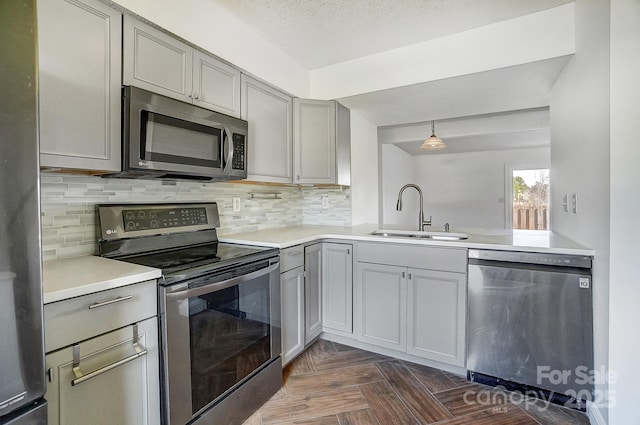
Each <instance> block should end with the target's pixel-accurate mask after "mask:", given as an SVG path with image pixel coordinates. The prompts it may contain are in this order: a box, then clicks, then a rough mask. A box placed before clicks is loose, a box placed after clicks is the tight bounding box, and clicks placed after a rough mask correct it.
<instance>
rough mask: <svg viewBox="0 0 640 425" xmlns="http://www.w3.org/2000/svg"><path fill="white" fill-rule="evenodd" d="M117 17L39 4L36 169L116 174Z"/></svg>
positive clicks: (88, 0)
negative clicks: (38, 148)
mask: <svg viewBox="0 0 640 425" xmlns="http://www.w3.org/2000/svg"><path fill="white" fill-rule="evenodd" d="M121 34H122V16H121V13H120V12H118V11H116V10H114V9H111V8H110V7H108V6H106V5H105V4H104V3H101V2H99V1H97V0H82V1H78V0H44V1H39V2H38V50H39V77H38V84H39V103H40V165H42V166H44V167H60V168H76V169H88V170H105V171H119V170H120V152H121V147H120V97H121V94H120V88H121V70H122V68H121V64H122V62H121V58H122V51H121Z"/></svg>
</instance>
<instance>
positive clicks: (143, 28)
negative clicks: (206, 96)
mask: <svg viewBox="0 0 640 425" xmlns="http://www.w3.org/2000/svg"><path fill="white" fill-rule="evenodd" d="M123 48H124V51H123V58H124V59H123V61H124V63H123V69H122V76H123V80H124V84H125V85H131V86H136V87H139V88H141V89H145V90H149V91H152V92H155V93H159V94H163V95H165V96H169V97H172V98H174V99H178V100H182V101H184V102H191V98H192V88H193V87H192V77H193V75H192V72H193V71H192V67H193V49H192V48H191V47H190V46H188V45H186V44H184V43H182V42H180V41H178V40H176V39H175V38H173V37H170V36H169V35H167V34H165V33H163V32H161V31H159V30H157V29H155V28H153V27H151V26H149V25H147V24H145V23H143V22H140V21H138V20H137V19H135V18H134V17H132V16H129V15H125V16H124V32H123Z"/></svg>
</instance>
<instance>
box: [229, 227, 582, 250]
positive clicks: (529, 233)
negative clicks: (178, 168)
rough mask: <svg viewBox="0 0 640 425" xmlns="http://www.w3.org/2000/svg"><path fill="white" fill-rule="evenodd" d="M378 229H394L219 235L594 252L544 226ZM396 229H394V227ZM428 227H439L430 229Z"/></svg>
mask: <svg viewBox="0 0 640 425" xmlns="http://www.w3.org/2000/svg"><path fill="white" fill-rule="evenodd" d="M378 229H393V226H378V225H376V224H362V225H358V226H320V225H301V226H290V227H280V228H275V229H268V230H259V231H256V232H247V233H235V234H228V235H220V236H219V239H220V241H221V242H229V243H240V244H249V245H262V246H270V247H274V248H281V249H282V248H288V247H291V246H295V245H299V244H303V243H309V242H314V241H316V240H320V239H344V240H356V241H369V242H392V243H408V244H417V245H432V246H448V247H453V246H457V247H461V248H474V249H497V250H503V251H529V252H547V253H553V254H572V255H594V251H593V250H592V249H589V248H587V247H584V246H582V245H579V244H578V243H576V242H574V241H572V240H570V239H567V238H565V237H562V236H560V235H558V234H556V233H553V232H550V231H544V230H513V231H511V230H493V231H491V230H483V229H469V230H467V229H451V231H452V232H462V233H467V234H468V235H469V238H468V239H465V240H461V241H436V240H424V239H419V240H416V239H409V238H401V237H381V236H374V235H371V234H370V233H371V232H373V231H375V230H378ZM396 230H397V229H396ZM426 230H428V231H432V230H436V231H437V230H441V229H435V228H434V229H430V228H426Z"/></svg>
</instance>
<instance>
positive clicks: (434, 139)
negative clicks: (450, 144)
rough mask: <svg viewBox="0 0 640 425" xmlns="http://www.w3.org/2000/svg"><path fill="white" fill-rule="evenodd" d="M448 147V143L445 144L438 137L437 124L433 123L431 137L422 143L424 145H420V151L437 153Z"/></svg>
mask: <svg viewBox="0 0 640 425" xmlns="http://www.w3.org/2000/svg"><path fill="white" fill-rule="evenodd" d="M446 147H447V145H446V143H444V142H443V141H442V139H441V138H439V137H438V136H436V122H435V121H431V137H429V138H428V139H427V140H425V141H424V142H422V144H421V145H420V149H426V150H431V151H435V150H439V149H444V148H446Z"/></svg>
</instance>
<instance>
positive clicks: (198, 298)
mask: <svg viewBox="0 0 640 425" xmlns="http://www.w3.org/2000/svg"><path fill="white" fill-rule="evenodd" d="M97 209H98V216H99V221H100V226H99V227H100V236H99V243H98V245H99V250H100V255H101V256H104V257H108V258H113V259H118V260H122V261H127V262H131V263H136V264H142V265H146V266H150V267H156V268H160V269H162V278H161V279H160V280H159V287H158V308H159V315H160V338H161V350H162V353H161V360H162V361H161V363H162V371H161V372H162V373H161V376H162V380H163V382H162V391H163V394H162V400H163V420H164V423H165V424H167V425H184V424H198V425H203V424H227V425H231V424H241V423H242V422H243V421H244V419H246V418H247V417H248V416H250V415H251V414H252V413H253V412H254V411H255V410H256V409H257V408H258V407H259V406H260V405H262V403H264V402H265V401H266V400H268V399H269V398H270V397H271V395H273V394H274V393H275V392H276V391H277V390H278V389H279V388H280V387H281V385H282V366H281V359H280V351H281V349H280V338H281V328H280V277H279V276H280V275H279V273H280V265H279V257H278V254H279V251H278V250H277V249H275V248H264V247H256V246H247V245H237V244H227V243H221V242H219V241H218V237H217V232H216V228H218V227H220V220H219V216H218V207H217V204H216V203H197V204H196V203H189V204H186V203H185V204H137V205H130V204H128V205H124V204H120V205H98V207H97Z"/></svg>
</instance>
